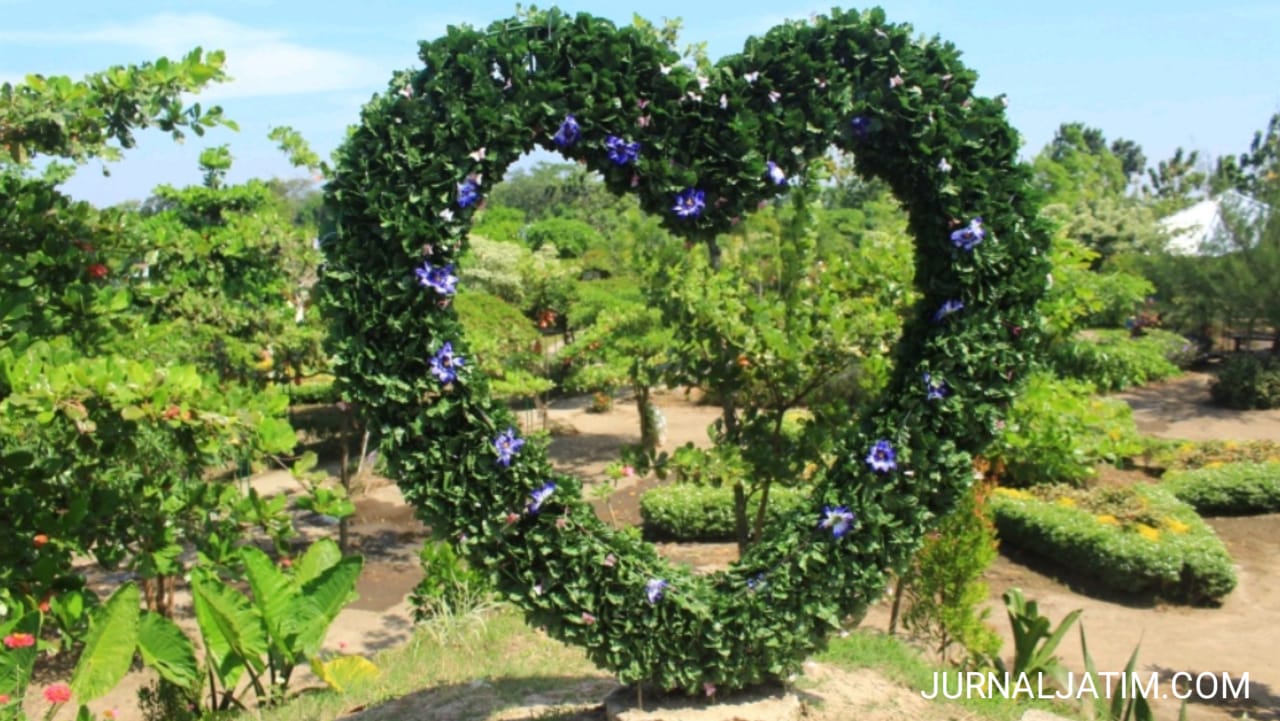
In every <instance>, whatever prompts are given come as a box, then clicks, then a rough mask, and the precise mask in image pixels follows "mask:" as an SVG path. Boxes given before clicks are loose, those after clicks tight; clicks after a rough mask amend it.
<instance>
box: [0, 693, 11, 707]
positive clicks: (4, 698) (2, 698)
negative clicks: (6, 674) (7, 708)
mask: <svg viewBox="0 0 1280 721" xmlns="http://www.w3.org/2000/svg"><path fill="white" fill-rule="evenodd" d="M7 703H9V694H7V693H0V706H3V705H5V704H7Z"/></svg>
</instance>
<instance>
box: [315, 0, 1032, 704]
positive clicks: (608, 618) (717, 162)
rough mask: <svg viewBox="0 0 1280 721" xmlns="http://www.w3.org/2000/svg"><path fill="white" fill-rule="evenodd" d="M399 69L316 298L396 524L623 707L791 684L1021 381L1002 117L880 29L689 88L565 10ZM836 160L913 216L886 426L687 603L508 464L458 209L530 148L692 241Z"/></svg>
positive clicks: (468, 32) (1025, 241)
mask: <svg viewBox="0 0 1280 721" xmlns="http://www.w3.org/2000/svg"><path fill="white" fill-rule="evenodd" d="M420 55H421V58H422V60H423V61H424V63H425V68H423V69H421V70H418V71H416V72H406V73H401V74H398V75H397V76H396V77H395V79H394V80H393V82H392V84H391V87H390V89H389V90H388V91H387V92H386V93H385V94H383V95H381V96H377V97H375V98H374V99H373V100H372V101H370V102H369V104H368V105H366V106H365V108H364V112H363V115H362V121H361V125H360V126H359V127H358V128H356V129H355V131H354V133H353V134H352V135H351V137H350V138H349V140H348V141H347V143H346V144H345V146H344V147H343V148H342V149H341V151H340V154H339V155H340V160H339V164H338V171H337V173H336V175H335V177H334V178H333V180H332V182H331V183H330V185H329V190H328V199H329V201H330V203H331V205H332V206H333V207H334V208H335V209H336V212H337V226H336V232H335V233H334V234H333V236H332V239H331V240H329V241H328V242H327V243H326V252H327V254H328V268H327V272H326V274H325V277H324V278H323V281H322V282H323V285H324V295H325V297H326V298H327V309H328V312H329V313H330V315H331V317H332V319H333V323H334V327H335V337H336V347H335V351H336V356H337V358H338V373H339V377H340V379H341V383H342V385H343V387H344V389H345V391H346V393H347V394H348V395H349V397H351V398H352V399H353V400H355V401H356V402H358V403H360V404H361V405H362V407H363V408H364V409H365V412H366V413H367V414H368V416H369V420H370V421H371V422H372V423H374V424H376V425H377V426H378V427H380V428H381V429H383V431H384V433H385V443H384V451H385V453H386V456H387V458H388V462H389V465H390V468H391V472H392V473H393V474H394V475H395V476H396V477H397V478H399V479H400V485H401V487H402V488H403V490H404V492H405V496H406V498H407V499H408V500H409V501H410V502H411V503H413V504H414V505H415V506H417V508H418V509H419V510H420V512H421V513H422V514H423V516H424V517H425V518H427V520H429V521H430V522H431V523H432V525H433V527H434V528H436V529H437V530H443V529H448V531H449V532H450V534H451V535H452V536H453V537H455V538H456V539H457V540H458V543H459V545H460V546H461V548H462V549H464V550H465V552H466V555H467V557H468V558H469V559H470V560H471V562H472V563H473V564H475V565H476V566H477V567H480V568H484V569H486V570H487V571H488V572H489V573H490V574H491V576H492V577H493V578H494V579H495V581H496V584H497V588H498V589H499V591H500V592H501V593H502V594H503V595H504V596H505V597H507V598H508V599H510V600H511V601H512V602H514V603H516V604H517V605H519V606H520V607H521V608H522V609H524V611H525V613H526V614H527V616H528V618H529V620H530V622H532V623H534V624H537V625H541V626H545V627H546V628H547V630H548V632H549V633H550V634H551V635H553V636H555V637H557V638H560V639H563V640H565V641H567V642H570V643H574V644H578V645H581V646H583V647H585V648H586V649H587V651H588V652H589V654H590V656H591V658H592V659H593V660H594V661H595V662H597V663H598V664H600V665H601V666H604V667H607V668H609V669H612V670H613V671H615V672H616V673H617V674H618V676H619V677H620V678H621V679H622V680H623V681H627V682H632V681H647V682H651V683H654V684H656V685H658V686H661V687H663V688H668V689H683V690H685V691H689V692H698V691H699V690H701V689H702V688H703V685H704V684H707V683H710V684H715V685H716V686H717V687H718V688H720V689H722V690H728V689H733V688H740V687H744V686H748V685H751V684H755V683H758V682H761V681H764V680H767V679H770V678H776V677H779V676H782V675H785V674H786V673H789V672H790V671H792V670H794V669H795V668H796V667H797V666H798V664H799V663H800V662H801V661H802V660H803V659H804V657H805V656H807V655H808V654H810V653H811V652H812V651H813V650H814V649H816V648H818V647H821V645H822V644H823V643H824V642H825V639H826V637H827V635H828V633H829V632H830V631H831V630H832V629H833V628H834V627H836V626H837V624H838V622H839V619H840V618H841V617H842V616H844V615H845V614H848V613H851V612H855V611H857V610H859V609H861V608H863V607H865V606H866V604H867V603H869V602H870V601H871V600H872V599H873V598H874V597H875V596H876V594H877V593H879V592H880V591H881V590H882V588H883V583H884V578H883V577H884V571H885V569H888V568H892V567H895V566H897V565H898V564H900V563H901V562H903V561H904V560H905V559H906V558H908V557H909V554H910V553H911V552H912V551H913V550H914V549H915V548H916V546H917V544H918V542H919V539H920V538H921V537H922V536H923V534H924V531H925V530H926V529H927V528H928V526H929V524H930V523H931V522H932V521H933V520H934V519H935V518H936V517H937V516H938V515H939V514H941V513H944V512H946V511H947V510H949V509H950V508H951V507H952V506H953V504H954V502H955V500H956V499H957V497H958V496H959V495H960V494H961V493H963V492H964V490H965V489H966V488H967V487H968V485H969V484H970V483H971V478H972V469H971V456H970V454H971V453H973V452H976V451H978V450H980V449H981V448H982V446H983V445H985V443H986V442H988V441H989V439H990V436H991V433H992V432H993V430H992V429H993V427H994V425H995V423H996V421H997V420H998V419H999V416H1000V414H1001V411H1002V409H1003V408H1004V407H1005V406H1006V405H1007V403H1008V401H1009V399H1010V397H1011V395H1012V392H1013V384H1014V382H1015V376H1016V375H1017V371H1018V370H1019V369H1020V368H1023V367H1025V366H1026V365H1027V363H1028V362H1029V355H1030V353H1031V348H1030V344H1031V336H1032V334H1031V333H1027V334H1024V333H1023V332H1022V329H1024V328H1026V329H1032V328H1034V327H1035V326H1036V325H1037V320H1036V318H1037V316H1036V315H1035V312H1034V303H1035V301H1036V300H1037V299H1038V298H1039V296H1040V295H1041V293H1042V292H1043V289H1044V285H1045V274H1046V270H1047V267H1046V264H1047V260H1046V253H1045V251H1046V249H1047V245H1048V234H1047V232H1046V229H1045V226H1044V225H1043V223H1042V222H1041V221H1039V220H1038V216H1037V209H1036V206H1035V204H1034V203H1033V202H1031V201H1030V200H1029V199H1028V188H1029V176H1028V172H1027V170H1026V169H1025V168H1024V167H1022V166H1020V165H1019V164H1018V163H1017V161H1016V158H1015V153H1016V150H1017V144H1018V141H1017V135H1016V133H1015V132H1014V131H1013V130H1012V129H1011V128H1010V127H1009V126H1008V124H1007V123H1006V121H1005V120H1004V117H1003V107H1002V103H1001V102H1000V101H997V100H989V99H982V98H976V97H973V96H972V94H971V90H972V87H973V84H974V82H975V79H976V76H975V74H974V73H973V72H971V71H970V70H968V69H966V68H965V67H964V66H963V65H961V64H960V62H959V60H958V53H957V52H956V50H955V49H954V48H953V47H952V46H951V45H949V44H944V43H942V42H940V41H937V40H918V39H914V38H913V37H912V36H911V30H910V28H909V27H907V26H902V25H892V24H888V23H886V22H885V20H884V17H883V13H882V12H881V11H879V10H873V11H870V12H868V13H864V14H856V13H843V12H839V11H835V12H833V13H832V14H831V15H830V16H826V17H818V18H815V19H814V20H813V21H812V22H810V23H791V24H786V25H782V26H779V27H777V28H774V29H773V30H772V31H770V32H769V33H768V34H767V35H766V36H765V37H763V38H760V39H756V38H753V39H751V40H749V41H748V42H747V44H746V47H745V50H744V51H743V53H741V54H739V55H734V56H731V57H728V58H726V59H724V60H723V61H721V62H719V63H718V64H716V65H715V66H713V67H708V68H703V69H694V68H690V67H688V66H685V65H682V64H680V57H679V56H678V55H677V54H676V53H675V52H674V51H673V50H672V49H671V48H670V47H669V46H668V44H666V43H664V42H663V41H661V39H660V38H659V36H658V33H656V32H654V31H653V30H651V29H646V28H643V27H636V28H623V29H618V28H616V27H615V26H614V25H613V24H612V23H610V22H608V21H606V20H602V19H599V18H595V17H591V16H589V15H578V16H576V17H572V18H571V17H569V16H566V15H564V14H561V13H559V12H557V11H552V12H547V13H537V14H533V15H531V16H529V17H524V18H517V19H511V20H507V21H502V22H498V23H494V24H493V25H491V26H490V27H489V28H488V29H487V30H485V31H477V30H472V29H465V28H463V29H459V28H450V29H449V33H448V35H447V36H446V37H444V38H441V39H439V40H436V41H434V42H430V43H424V44H423V45H422V47H421V53H420ZM832 145H835V146H837V147H839V148H842V149H844V150H848V151H852V152H855V153H856V154H857V159H858V166H859V168H860V170H861V171H862V172H864V173H865V174H868V175H871V176H876V177H879V178H883V179H884V180H885V181H887V182H888V183H889V185H890V186H891V187H892V188H893V190H894V191H895V193H896V194H897V196H898V198H899V199H900V200H901V201H902V202H903V204H904V205H905V206H906V208H907V209H908V211H909V213H910V228H911V231H912V233H913V234H914V236H915V237H916V239H917V244H916V264H917V268H916V278H917V284H918V286H919V290H920V291H921V294H922V297H923V300H922V302H921V304H920V305H919V306H918V307H917V308H916V309H915V310H914V311H913V314H912V316H911V317H910V318H909V319H908V321H907V323H906V328H905V329H904V335H903V340H902V342H901V343H900V344H899V346H898V348H897V349H896V351H895V360H896V364H895V368H896V371H895V375H894V377H893V379H892V381H891V383H890V389H889V391H888V392H887V393H886V396H885V397H886V399H887V400H886V401H885V404H884V405H883V407H881V408H880V409H879V410H878V411H877V412H875V413H872V414H870V415H868V416H867V417H865V418H863V419H862V420H861V421H860V423H859V424H858V425H857V426H854V427H850V428H848V429H845V431H844V432H843V434H842V438H841V440H840V442H839V443H840V447H839V449H838V458H839V460H838V462H837V463H836V464H835V465H834V466H833V467H832V468H829V469H827V470H828V472H827V473H826V474H825V480H824V481H823V482H822V484H821V485H820V486H819V487H818V488H817V489H816V491H815V493H814V501H813V507H812V508H811V509H809V510H808V511H807V512H805V513H801V514H798V515H796V516H794V517H792V518H791V519H789V521H788V522H787V523H785V524H782V525H780V526H779V527H776V528H774V529H773V531H772V532H771V533H770V534H768V535H767V537H766V538H765V539H763V540H762V541H761V542H760V543H758V544H757V545H755V546H754V547H752V549H751V550H750V552H749V553H748V554H747V555H746V556H745V557H744V558H743V559H742V561H741V562H739V563H738V564H736V565H735V566H734V567H733V568H731V569H730V570H728V571H726V572H723V573H718V574H715V575H712V576H709V577H695V576H693V575H692V574H690V573H688V572H686V571H683V570H680V569H677V568H673V567H672V566H670V565H669V564H667V563H666V562H665V561H663V560H662V559H660V558H659V557H658V555H657V553H656V552H655V551H654V549H653V548H652V547H651V546H649V545H647V544H644V543H641V542H639V541H637V540H635V539H634V538H633V537H631V536H628V535H625V534H622V533H618V532H614V531H613V530H611V529H609V528H607V527H606V526H605V525H604V524H602V523H601V522H600V521H599V520H597V518H596V517H595V515H594V514H593V512H592V511H591V509H590V507H589V506H587V505H586V504H585V503H583V502H582V501H581V498H580V484H579V483H578V482H577V481H576V480H574V479H572V478H567V477H563V476H559V475H557V474H555V473H554V472H553V471H552V469H551V468H550V466H549V464H548V462H547V460H546V457H545V454H544V453H543V452H542V450H541V449H538V448H535V447H533V446H532V445H531V446H523V440H522V439H520V438H518V437H517V436H516V435H515V434H514V431H513V430H511V429H512V422H511V416H510V414H509V413H508V411H507V410H506V409H505V408H503V407H501V406H500V405H498V404H495V403H494V402H492V401H491V400H490V397H489V394H488V387H487V382H486V380H485V379H484V378H483V377H481V375H480V374H479V373H477V372H475V371H474V370H473V369H472V367H471V365H469V364H468V363H467V362H466V355H467V349H466V348H465V347H463V346H461V345H460V344H459V339H460V338H461V330H460V328H459V326H458V321H457V319H456V317H455V315H454V314H453V312H452V309H451V308H450V307H449V305H448V302H447V301H448V298H449V296H450V295H451V293H452V292H453V287H454V283H455V281H456V278H454V276H453V266H452V264H453V263H454V262H455V259H456V258H457V257H458V255H459V253H460V251H461V247H462V245H463V242H464V238H465V234H466V230H467V227H468V225H469V222H470V218H471V215H472V213H473V212H474V210H475V208H476V204H477V202H478V201H479V200H480V199H481V198H482V197H483V195H484V194H485V192H486V191H487V190H488V189H489V188H490V187H492V185H493V184H494V183H496V182H498V181H499V180H500V178H501V177H502V173H503V172H505V170H506V169H507V167H508V166H509V165H510V164H511V163H513V162H514V161H515V160H517V159H518V158H519V157H520V156H521V155H522V154H524V153H527V152H529V151H530V150H532V148H533V147H534V146H541V147H544V148H548V149H552V150H556V151H558V152H560V153H561V154H563V155H564V156H566V157H568V158H572V159H575V160H578V161H581V162H584V163H586V165H587V166H588V167H590V168H591V169H593V170H596V171H598V172H600V173H601V174H602V175H603V176H604V179H605V182H606V184H607V186H608V187H609V188H610V189H611V190H613V191H614V192H617V193H632V194H635V195H636V196H638V198H639V201H640V204H641V206H642V207H643V208H644V209H645V210H646V211H647V212H650V213H655V214H658V215H660V216H661V217H662V218H663V222H664V223H665V225H666V227H667V228H668V229H669V230H671V231H672V232H673V233H676V234H679V235H682V236H684V237H687V238H690V239H693V240H698V241H703V242H708V241H712V240H713V239H714V237H715V235H716V234H717V233H719V232H721V231H723V230H725V229H726V228H728V227H729V225H730V224H731V222H732V219H734V218H735V217H738V216H741V215H744V214H745V213H747V212H749V211H750V210H752V209H754V208H755V207H756V206H757V204H758V202H759V201H761V200H764V199H768V198H770V197H772V196H775V195H776V194H778V193H779V192H781V191H782V189H783V186H781V185H779V184H777V182H776V181H777V180H778V175H779V174H782V175H784V176H785V175H790V174H793V173H796V172H798V171H799V170H800V169H801V168H802V167H803V166H804V164H805V163H807V162H809V161H811V160H813V159H815V158H818V157H820V156H821V155H823V154H824V153H825V152H827V151H828V149H829V148H830V147H831V146H832ZM979 216H980V217H981V220H979V219H978V218H979Z"/></svg>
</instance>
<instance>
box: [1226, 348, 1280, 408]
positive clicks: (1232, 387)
mask: <svg viewBox="0 0 1280 721" xmlns="http://www.w3.org/2000/svg"><path fill="white" fill-rule="evenodd" d="M1209 395H1210V396H1211V397H1212V398H1213V402H1214V403H1217V404H1219V405H1223V406H1226V407H1228V408H1235V409H1236V410H1242V411H1248V410H1254V409H1266V408H1280V357H1276V356H1265V357H1264V356H1257V355H1252V354H1249V355H1236V356H1232V357H1230V358H1228V359H1227V361H1226V362H1225V363H1223V364H1222V370H1220V371H1219V372H1218V380H1216V381H1214V383H1213V385H1211V386H1209Z"/></svg>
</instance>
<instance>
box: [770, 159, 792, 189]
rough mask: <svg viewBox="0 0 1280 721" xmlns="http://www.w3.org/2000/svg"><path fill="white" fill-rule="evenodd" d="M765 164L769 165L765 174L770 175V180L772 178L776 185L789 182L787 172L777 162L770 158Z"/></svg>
mask: <svg viewBox="0 0 1280 721" xmlns="http://www.w3.org/2000/svg"><path fill="white" fill-rule="evenodd" d="M765 165H767V166H769V169H768V170H766V171H765V175H768V176H769V180H772V181H773V184H774V185H786V184H787V174H786V173H784V172H782V168H779V167H778V164H777V163H775V162H773V161H772V160H770V161H768V162H767V163H765Z"/></svg>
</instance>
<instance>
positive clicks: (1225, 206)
mask: <svg viewBox="0 0 1280 721" xmlns="http://www.w3.org/2000/svg"><path fill="white" fill-rule="evenodd" d="M1267 210H1268V208H1267V206H1266V205H1265V204H1263V203H1260V202H1258V201H1256V200H1254V199H1253V198H1250V197H1248V196H1247V195H1243V194H1241V193H1238V192H1236V191H1234V190H1229V191H1227V192H1225V193H1222V194H1221V195H1218V196H1217V197H1214V198H1207V199H1205V200H1202V201H1200V202H1199V203H1196V204H1195V205H1193V206H1191V207H1190V208H1187V209H1185V210H1180V211H1178V212H1177V213H1174V214H1173V215H1170V216H1169V217H1167V218H1164V219H1162V220H1161V221H1160V225H1161V227H1162V228H1163V229H1164V231H1165V232H1166V233H1168V234H1169V245H1168V250H1169V252H1170V253H1174V254H1176V255H1222V254H1223V253H1226V252H1228V251H1230V250H1231V249H1232V248H1234V247H1236V243H1234V242H1233V241H1232V238H1231V234H1230V232H1229V230H1228V225H1227V219H1228V218H1236V219H1237V220H1238V221H1245V222H1248V223H1250V224H1251V225H1252V221H1254V220H1256V219H1258V218H1259V217H1260V216H1264V215H1265V214H1266V213H1267Z"/></svg>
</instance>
